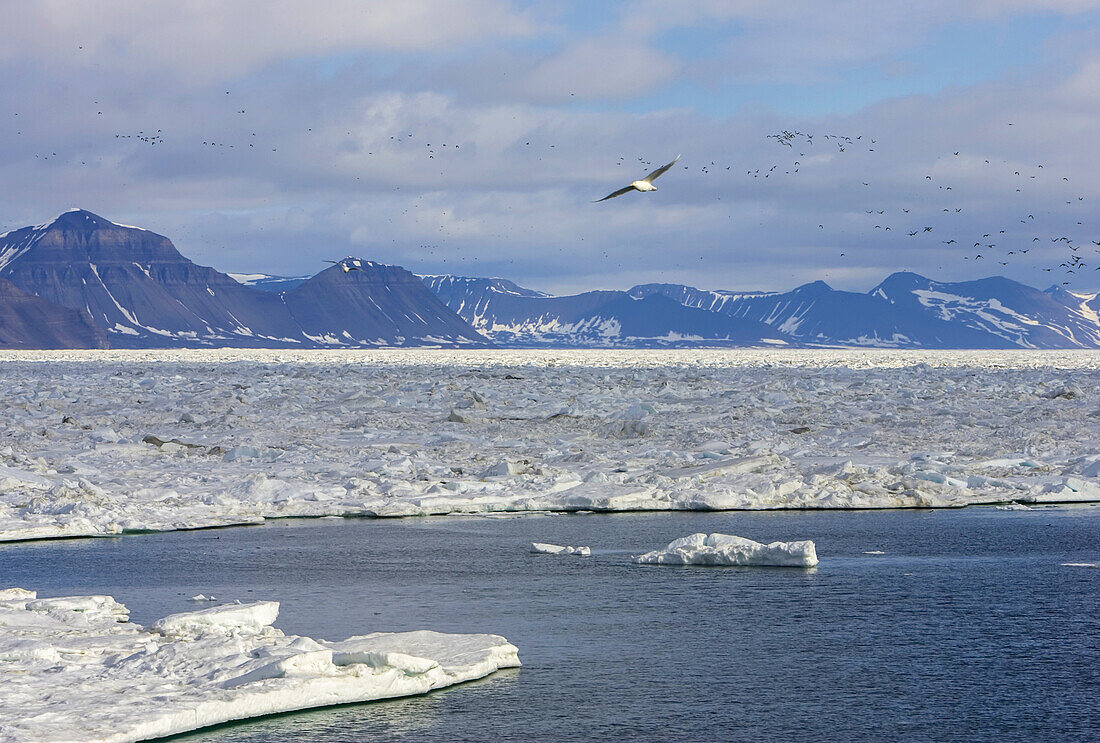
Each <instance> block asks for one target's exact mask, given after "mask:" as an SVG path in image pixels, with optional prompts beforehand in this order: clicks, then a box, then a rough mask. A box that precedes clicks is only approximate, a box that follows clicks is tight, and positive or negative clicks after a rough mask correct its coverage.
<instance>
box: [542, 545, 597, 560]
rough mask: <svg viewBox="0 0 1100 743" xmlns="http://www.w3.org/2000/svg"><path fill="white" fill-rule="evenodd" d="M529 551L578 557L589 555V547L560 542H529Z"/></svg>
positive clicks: (590, 550) (590, 552)
mask: <svg viewBox="0 0 1100 743" xmlns="http://www.w3.org/2000/svg"><path fill="white" fill-rule="evenodd" d="M531 552H533V553H535V554H543V555H577V556H578V557H590V556H591V555H592V548H591V547H569V546H563V545H560V544H547V543H546V542H531Z"/></svg>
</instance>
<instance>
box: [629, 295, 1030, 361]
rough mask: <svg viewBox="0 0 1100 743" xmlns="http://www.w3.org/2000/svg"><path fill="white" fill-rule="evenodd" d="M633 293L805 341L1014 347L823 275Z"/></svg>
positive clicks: (875, 345) (884, 345)
mask: <svg viewBox="0 0 1100 743" xmlns="http://www.w3.org/2000/svg"><path fill="white" fill-rule="evenodd" d="M630 293H631V295H632V296H649V295H652V294H664V295H665V296H672V297H675V298H678V301H680V302H683V303H684V304H686V305H688V306H690V307H700V308H705V309H707V310H709V311H710V312H715V313H718V314H723V315H730V316H732V317H741V318H748V319H752V320H756V321H758V322H762V323H765V324H766V325H769V326H771V327H773V328H775V329H776V330H779V331H781V332H783V333H785V334H787V335H789V336H791V337H792V338H793V339H794V340H795V342H798V343H800V344H803V345H823V346H853V347H869V348H1010V347H1012V344H1011V343H1009V342H1008V341H1004V340H1001V339H997V338H991V337H990V336H989V335H988V334H986V333H982V332H978V331H975V330H973V329H971V328H968V327H966V326H963V325H958V324H953V323H950V322H947V321H945V320H941V319H937V318H934V317H925V316H923V315H922V314H920V313H918V314H914V313H912V312H906V311H901V310H899V309H898V308H895V307H894V306H893V305H891V304H890V303H889V302H888V301H884V299H883V298H882V297H879V296H874V295H873V294H861V293H859V292H847V291H838V290H836V289H833V288H832V287H830V286H829V285H828V284H826V283H825V282H823V281H815V282H813V283H810V284H804V285H803V286H800V287H797V288H795V289H792V290H791V291H788V292H774V293H764V292H728V291H725V292H723V291H719V292H711V291H705V290H700V289H695V288H694V287H685V286H680V285H677V284H645V285H642V286H636V287H634V288H633V289H631V290H630Z"/></svg>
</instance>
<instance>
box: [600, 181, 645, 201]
mask: <svg viewBox="0 0 1100 743" xmlns="http://www.w3.org/2000/svg"><path fill="white" fill-rule="evenodd" d="M635 190H637V189H635V188H634V186H632V185H631V186H627V187H626V188H620V189H619V190H618V191H615V192H614V193H609V194H608V195H607V196H604V197H603V198H602V199H596V200H595V201H593V202H592V203H593V204H598V203H600V202H601V201H607V200H608V199H613V198H615V197H616V196H622V195H623V194H624V193H626V192H627V191H635Z"/></svg>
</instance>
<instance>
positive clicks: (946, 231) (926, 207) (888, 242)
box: [13, 90, 1100, 286]
mask: <svg viewBox="0 0 1100 743" xmlns="http://www.w3.org/2000/svg"><path fill="white" fill-rule="evenodd" d="M217 97H219V98H222V99H223V100H225V102H226V104H227V105H226V106H224V113H225V115H226V120H227V121H240V122H241V124H240V125H237V126H235V127H232V128H233V129H234V131H235V133H233V134H231V135H230V134H226V133H223V134H220V135H217V136H207V137H205V138H203V137H201V136H200V137H197V138H196V140H195V141H194V142H193V143H192V144H193V145H194V146H201V147H203V148H211V149H228V150H233V149H235V150H252V151H259V150H265V151H270V152H278V151H279V145H280V144H283V143H285V139H284V140H283V141H282V142H275V141H265V138H264V135H261V134H260V132H259V131H252V130H251V129H252V127H249V126H247V121H248V119H249V116H248V110H247V109H246V108H244V107H241V106H240V105H239V104H238V105H233V100H234V96H233V94H232V91H230V90H224V91H219V93H218V95H217ZM104 108H105V106H104V105H103V104H101V103H100V101H99V100H98V99H97V100H94V101H92V109H94V111H95V114H96V115H97V116H102V115H103V113H104V111H103V109H104ZM13 117H19V112H13ZM15 121H16V127H15V128H16V130H17V131H16V132H15V133H16V135H18V136H22V135H23V134H24V128H25V127H24V126H23V125H22V124H20V123H19V122H20V119H19V118H15ZM24 123H25V122H24ZM1007 125H1008V126H1013V125H1014V122H1009V123H1008V124H1007ZM303 128H304V131H299V132H297V135H298V136H302V137H312V136H315V135H318V134H320V133H321V132H322V131H323V132H324V134H325V137H330V136H331V135H332V134H333V133H334V132H332V131H331V128H330V129H324V130H321V129H318V130H317V131H315V130H314V128H313V127H309V126H307V127H303ZM335 133H336V134H339V132H335ZM290 134H291V135H292V136H293V135H295V133H294V132H293V131H292V132H290ZM346 135H347V137H348V138H349V139H348V140H346V141H345V142H344V145H343V146H345V147H346V146H348V145H349V143H350V142H353V141H355V138H356V137H357V136H358V133H356V134H353V132H351V131H347V132H346ZM453 136H454V135H452V137H453ZM114 139H115V140H117V141H118V143H119V144H120V145H121V144H124V143H134V144H140V145H144V146H150V147H157V148H163V147H164V145H165V144H166V142H167V138H166V134H165V132H164V131H162V130H161V129H144V130H138V131H136V132H134V131H133V130H131V131H129V132H124V131H118V132H115V133H114ZM766 139H768V140H771V141H774V142H775V143H776V144H777V145H778V146H779V147H781V148H782V149H783V150H786V151H788V152H790V153H791V155H790V157H788V158H782V159H781V160H779V161H773V162H771V163H766V164H762V165H759V166H756V165H746V163H744V162H741V163H740V164H739V163H737V162H735V161H734V160H732V159H731V160H728V161H720V160H718V159H714V160H710V159H701V160H699V161H698V162H697V164H694V165H687V164H685V165H683V166H682V171H696V172H697V173H698V174H699V175H703V176H711V175H717V174H719V173H721V174H724V175H726V176H728V177H730V178H736V177H740V178H744V179H748V180H751V181H759V182H761V187H763V186H764V184H765V183H767V184H768V187H769V188H773V187H772V186H771V184H772V183H777V182H780V181H783V182H787V179H790V178H795V177H798V176H800V175H804V174H806V173H807V172H810V171H813V172H814V173H815V174H818V175H819V174H821V173H822V172H823V168H827V167H829V164H830V163H831V162H833V160H834V158H836V157H839V156H851V155H855V154H858V155H861V156H874V157H883V156H884V155H883V153H882V152H881V151H882V149H883V147H881V146H880V145H879V139H877V138H874V137H870V136H867V135H865V134H862V133H861V134H839V133H833V132H830V133H814V132H811V131H801V130H795V129H783V130H781V131H778V132H775V133H771V134H767V135H766ZM428 140H431V141H428ZM370 141H371V142H372V143H371V144H362V143H360V145H361V146H360V147H359V150H362V151H359V154H364V152H363V151H365V155H366V156H367V157H374V156H375V155H376V154H392V153H394V152H398V151H401V152H405V153H407V154H411V153H415V152H417V151H419V153H420V157H422V158H423V159H424V160H425V161H428V162H432V163H433V164H437V165H438V167H439V168H440V170H439V175H440V177H441V178H444V179H447V178H450V177H452V176H450V175H448V173H449V171H448V169H447V168H446V167H445V165H446V163H445V161H446V160H447V159H448V158H449V157H451V158H453V157H457V156H459V154H460V152H461V154H462V161H461V162H466V161H468V158H470V157H473V156H476V148H474V149H473V151H470V148H469V147H467V150H465V151H464V150H462V145H463V144H467V145H469V144H475V143H474V142H473V140H471V141H470V142H465V141H463V142H456V141H449V142H447V141H442V140H441V138H436V137H424V136H418V133H417V132H416V131H410V130H406V131H399V132H393V133H391V134H388V135H387V134H381V135H380V136H377V137H375V138H373V139H371V140H370ZM883 141H884V142H885V141H886V140H883ZM183 144H184V145H186V143H183ZM885 146H886V147H887V149H889V146H888V145H885ZM510 147H511V148H512V149H514V150H516V151H523V152H531V154H532V155H533V156H535V157H537V159H538V160H539V161H542V160H551V159H560V157H563V156H564V154H561V155H559V153H560V152H561V150H560V149H559V148H558V147H557V144H555V143H550V142H546V141H545V139H544V138H541V137H538V136H536V135H535V133H534V132H532V133H531V134H530V135H528V136H526V137H523V136H520V137H518V138H516V139H515V140H514V141H513V142H512V144H511V145H510ZM887 154H888V153H887ZM823 156H824V157H823ZM34 157H35V158H36V159H39V160H51V159H58V158H59V155H58V153H57V152H55V151H53V150H50V151H48V152H39V153H34ZM60 157H61V158H65V157H66V155H65V154H64V153H63V154H62V155H61V156H60ZM740 157H741V158H747V157H751V155H750V154H748V153H742V154H741V155H740ZM69 159H73V160H75V158H72V157H71V156H69ZM87 159H90V158H86V159H80V163H81V164H82V165H87V164H88V162H87ZM952 160H953V161H954V164H955V165H958V166H959V167H940V166H942V165H943V164H944V162H947V163H950V161H952ZM441 161H443V162H441ZM636 161H637V163H638V165H639V166H642V167H646V168H649V167H652V166H653V163H652V162H651V161H650V160H648V159H646V158H643V157H637V158H636ZM679 161H680V157H679V156H677V157H676V158H675V159H674V160H672V161H671V162H668V163H667V164H665V165H662V166H660V167H657V168H656V169H654V170H652V171H651V172H650V173H649V174H648V175H646V176H644V177H642V178H639V179H638V180H635V181H633V182H631V183H630V184H629V185H628V186H625V187H623V188H619V189H617V190H615V191H613V192H611V193H609V194H607V195H606V196H603V197H602V198H599V199H594V201H596V202H606V201H609V200H611V199H615V198H617V197H620V196H623V195H625V194H627V193H629V192H631V191H637V192H652V191H656V190H657V186H656V185H654V183H653V181H654V180H656V179H657V178H658V177H660V176H662V175H663V174H665V173H667V172H668V171H669V170H671V169H672V168H673V167H674V166H675V165H676V164H677V163H679ZM859 162H862V161H859ZM457 164H461V163H457ZM628 164H629V163H628V159H627V156H626V155H619V156H618V158H617V160H616V161H615V165H616V166H617V167H623V166H624V165H628ZM928 168H929V172H926V173H924V174H923V175H922V176H921V177H919V178H916V177H914V181H915V182H912V183H910V184H909V189H908V191H909V194H910V195H911V197H912V201H911V203H909V204H904V203H902V202H903V199H904V196H903V197H902V198H899V197H898V191H899V189H898V187H899V185H900V186H901V187H902V188H901V190H902V192H903V194H904V191H905V188H904V184H899V182H898V178H897V176H896V174H895V175H894V176H892V178H891V180H890V181H889V183H888V184H885V185H888V186H889V187H890V191H889V193H890V196H886V195H885V194H886V193H887V192H885V191H881V190H880V189H876V188H875V186H876V185H877V184H876V181H879V180H880V177H881V180H882V182H884V181H885V180H886V176H883V175H881V174H882V173H884V172H885V171H886V169H885V168H884V167H880V168H875V167H874V163H869V168H868V170H867V171H866V175H864V176H863V177H862V178H859V177H858V176H856V179H855V180H853V181H851V182H850V183H849V184H847V185H845V184H844V183H843V178H844V177H847V176H845V175H842V176H841V179H840V180H841V183H840V184H839V188H838V190H840V191H841V192H842V193H843V195H844V196H845V197H846V198H848V203H847V204H842V205H840V206H839V207H838V208H836V209H835V211H834V213H833V214H832V216H827V217H824V218H822V217H819V218H818V219H814V220H813V222H812V223H811V224H808V225H807V228H809V229H813V228H814V227H816V231H817V232H818V234H820V235H823V236H824V235H829V234H830V233H832V235H831V237H832V238H833V239H832V240H821V241H820V243H821V244H825V243H827V242H831V243H834V244H835V243H836V242H837V239H836V238H837V237H839V236H842V235H850V234H852V232H853V231H858V230H865V231H867V233H869V234H870V235H874V236H878V238H877V240H876V243H875V244H878V245H879V246H880V247H881V249H882V250H884V251H887V250H891V249H892V248H895V247H896V248H898V249H903V250H908V249H910V248H923V249H929V250H931V251H934V253H935V256H936V257H937V258H940V259H942V260H960V261H966V262H970V263H990V264H994V265H997V264H999V265H1000V266H1005V267H1007V266H1009V265H1012V264H1013V263H1014V262H1015V261H1026V263H1027V265H1028V266H1029V267H1038V268H1039V269H1040V270H1041V271H1043V272H1046V273H1054V274H1058V275H1060V278H1061V280H1062V284H1063V285H1066V286H1068V285H1070V284H1071V282H1072V280H1073V277H1081V276H1082V274H1084V273H1085V272H1086V271H1090V272H1091V271H1100V258H1098V257H1097V256H1098V254H1100V240H1092V239H1086V235H1087V231H1088V230H1091V229H1094V225H1092V224H1089V223H1088V219H1087V217H1088V208H1089V202H1088V197H1087V196H1086V195H1085V194H1084V193H1080V192H1077V191H1075V190H1074V189H1073V184H1072V182H1071V180H1070V177H1069V175H1065V174H1059V173H1054V172H1052V171H1053V168H1052V167H1047V165H1046V164H1043V163H1032V164H1028V165H1023V164H1020V163H1019V162H1010V161H1009V160H1007V159H1004V158H996V157H989V156H987V155H985V154H982V153H978V152H974V151H967V148H965V147H961V148H958V149H951V150H950V151H949V152H945V153H944V154H943V155H942V156H939V157H937V158H935V163H934V165H929V166H928ZM846 172H848V173H850V172H851V171H846ZM355 178H356V180H359V179H360V176H355ZM974 183H985V184H990V183H992V184H995V185H994V187H993V191H994V192H996V191H1001V190H1007V188H1011V189H1012V190H1011V191H1008V194H1009V198H1008V199H1006V200H1003V201H1002V204H1005V203H1006V204H1008V205H1009V206H1011V207H1012V211H1008V212H1005V211H1004V210H1002V213H1008V214H1014V215H1015V216H1014V218H1007V219H1005V221H1004V222H1003V223H1001V224H989V223H987V224H981V223H980V221H979V220H981V219H982V217H981V216H980V215H983V214H988V213H990V212H991V211H992V210H990V209H988V208H983V207H988V199H989V196H990V192H989V190H988V188H987V190H986V191H985V192H975V190H974V186H973V184H974ZM979 188H980V186H979ZM393 190H394V191H400V190H401V188H400V186H396V185H395V186H393ZM1052 192H1056V193H1060V194H1062V195H1063V198H1062V202H1064V203H1062V204H1060V205H1058V208H1057V209H1055V208H1053V206H1052V205H1051V204H1049V203H1045V202H1044V200H1043V199H1048V198H1049V194H1051V193H1052ZM741 193H742V194H744V193H746V192H745V191H744V190H743V189H742V190H741ZM768 193H771V192H768ZM879 193H881V194H882V196H881V197H879V196H877V195H876V194H879ZM1036 194H1038V195H1039V196H1040V198H1037V199H1032V198H1031V197H1032V196H1034V195H1036ZM727 198H729V197H728V195H727ZM716 199H718V200H721V199H722V196H721V195H716ZM876 201H877V202H878V203H876ZM983 201H984V202H985V203H983ZM857 202H859V203H860V204H861V206H859V207H858V208H857V206H856V203H857ZM425 205H426V204H425V203H424V202H423V197H422V195H417V196H414V197H413V201H412V202H410V203H409V205H408V206H407V207H406V208H405V209H404V210H403V211H402V212H400V213H397V212H395V214H394V216H400V217H401V218H402V219H410V220H411V221H412V222H415V223H416V224H422V223H423V222H424V221H425V220H427V221H428V222H429V223H434V225H435V231H436V232H437V233H438V235H439V239H440V241H445V239H446V232H447V228H448V227H447V225H448V223H449V222H450V221H451V220H450V217H451V215H449V214H447V212H446V211H443V210H439V213H438V214H437V213H435V211H437V210H434V209H427V208H421V207H422V206H425ZM817 206H818V205H816V204H812V205H809V207H810V208H816V207H817ZM810 208H808V209H807V211H809V210H810ZM510 210H511V207H509V211H510ZM394 216H390V217H389V219H390V221H393V219H394ZM1067 217H1068V218H1069V219H1070V220H1071V221H1072V224H1066V223H1065V222H1066V219H1067ZM733 218H734V217H733V214H732V213H731V215H730V219H731V221H732V220H733ZM830 222H832V224H830ZM515 228H517V229H522V225H520V224H517V225H515ZM509 229H512V228H509ZM531 229H535V227H534V225H531ZM501 236H503V235H501ZM1094 236H1095V235H1094ZM579 239H580V240H582V241H583V237H582V238H579ZM392 241H393V242H394V243H397V241H398V238H397V237H393V238H392ZM821 249H822V250H823V251H824V250H827V249H829V248H825V247H822V248H821ZM841 249H842V250H845V251H850V248H841ZM420 250H421V251H423V252H425V253H426V254H428V255H433V256H437V259H439V260H444V261H445V260H446V255H445V253H444V251H442V250H440V245H439V243H422V244H421V245H420ZM561 250H562V249H559V252H561ZM849 254H850V253H849V252H840V253H839V255H840V257H842V258H844V257H847V256H848V255H849ZM605 255H606V252H605ZM452 257H457V256H452ZM1036 257H1039V258H1040V260H1039V261H1036V260H1035V259H1036ZM463 260H464V258H463ZM328 262H330V263H333V264H336V265H340V266H341V268H342V269H343V271H344V273H349V272H350V271H352V270H358V268H357V267H354V266H349V265H348V264H347V263H345V262H343V261H328Z"/></svg>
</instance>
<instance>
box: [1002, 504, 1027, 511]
mask: <svg viewBox="0 0 1100 743" xmlns="http://www.w3.org/2000/svg"><path fill="white" fill-rule="evenodd" d="M997 510H998V511H1034V510H1035V509H1034V508H1029V507H1028V506H1025V505H1024V504H1023V503H1006V504H1004V505H1003V506H997Z"/></svg>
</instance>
